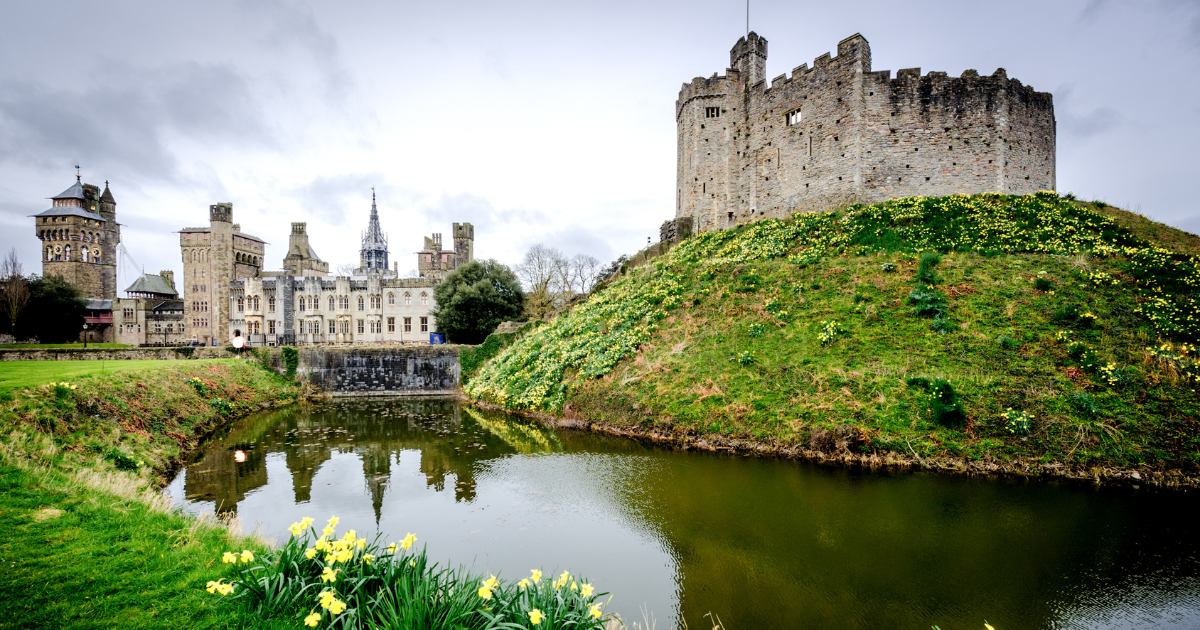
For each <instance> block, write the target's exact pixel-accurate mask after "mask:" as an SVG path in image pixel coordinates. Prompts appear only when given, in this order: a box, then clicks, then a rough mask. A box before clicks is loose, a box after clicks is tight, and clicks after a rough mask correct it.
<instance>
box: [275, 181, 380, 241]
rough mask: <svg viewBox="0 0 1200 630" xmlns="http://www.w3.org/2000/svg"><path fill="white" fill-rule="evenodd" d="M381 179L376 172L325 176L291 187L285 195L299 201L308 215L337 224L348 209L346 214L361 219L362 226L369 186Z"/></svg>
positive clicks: (367, 202)
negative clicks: (348, 212)
mask: <svg viewBox="0 0 1200 630" xmlns="http://www.w3.org/2000/svg"><path fill="white" fill-rule="evenodd" d="M384 180H385V177H384V176H383V175H382V174H380V173H367V174H361V175H360V174H346V175H328V176H323V177H318V178H316V179H314V180H312V181H311V182H309V183H307V184H305V185H303V186H299V187H296V188H293V189H291V190H290V191H288V194H289V195H290V196H292V197H295V198H296V199H298V200H299V201H300V204H301V207H303V208H304V213H305V215H306V216H308V217H312V218H316V219H320V220H323V221H327V222H329V223H333V224H339V223H343V222H345V221H346V220H347V218H348V216H349V215H348V214H347V210H349V211H350V215H353V216H354V217H360V218H361V222H362V225H363V227H364V228H365V227H366V225H367V217H368V213H369V211H370V209H371V189H372V187H374V186H378V185H379V184H380V183H381V182H383V181H384Z"/></svg>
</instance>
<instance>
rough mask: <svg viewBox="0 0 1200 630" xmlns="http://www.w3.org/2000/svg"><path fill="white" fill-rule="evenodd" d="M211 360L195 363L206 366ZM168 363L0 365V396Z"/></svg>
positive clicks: (151, 367)
mask: <svg viewBox="0 0 1200 630" xmlns="http://www.w3.org/2000/svg"><path fill="white" fill-rule="evenodd" d="M212 361H213V360H212V359H208V360H203V361H197V362H196V364H197V365H199V364H209V363H212ZM169 363H172V362H171V361H161V360H155V359H131V360H125V361H104V360H92V361H4V362H0V395H3V393H4V392H11V391H12V390H14V389H25V388H31V387H32V388H36V387H37V386H39V385H44V384H46V383H49V382H51V381H74V380H78V379H81V378H85V377H92V376H95V375H100V374H105V373H110V372H133V371H143V370H147V369H153V368H156V367H165V366H166V365H167V364H169Z"/></svg>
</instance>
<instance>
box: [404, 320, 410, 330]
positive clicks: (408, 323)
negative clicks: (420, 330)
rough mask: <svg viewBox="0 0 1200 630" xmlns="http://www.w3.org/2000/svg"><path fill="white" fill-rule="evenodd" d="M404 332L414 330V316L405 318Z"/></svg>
mask: <svg viewBox="0 0 1200 630" xmlns="http://www.w3.org/2000/svg"><path fill="white" fill-rule="evenodd" d="M404 332H412V318H411V317H405V318H404Z"/></svg>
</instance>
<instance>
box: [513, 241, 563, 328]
mask: <svg viewBox="0 0 1200 630" xmlns="http://www.w3.org/2000/svg"><path fill="white" fill-rule="evenodd" d="M514 271H515V272H516V273H517V278H518V279H520V281H521V284H522V285H524V287H525V298H526V299H525V311H526V315H528V316H530V317H533V318H538V319H540V318H543V317H545V316H546V315H548V314H549V313H552V312H553V311H554V310H555V309H557V308H558V307H560V306H562V303H563V302H564V301H565V300H566V299H568V298H570V295H564V294H565V293H569V292H570V265H569V264H568V262H567V259H566V257H564V256H563V254H562V252H560V251H558V250H557V249H555V248H553V247H547V246H545V245H542V244H541V243H538V244H536V245H534V246H533V247H530V248H529V251H527V252H525V258H524V259H523V260H522V261H521V264H519V265H517V266H516V268H515V269H514Z"/></svg>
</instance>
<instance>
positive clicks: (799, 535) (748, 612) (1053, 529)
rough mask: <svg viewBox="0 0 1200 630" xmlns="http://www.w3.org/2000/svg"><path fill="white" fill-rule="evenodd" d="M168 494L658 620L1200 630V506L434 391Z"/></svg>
mask: <svg viewBox="0 0 1200 630" xmlns="http://www.w3.org/2000/svg"><path fill="white" fill-rule="evenodd" d="M167 492H168V493H169V494H170V495H171V496H172V497H173V498H175V499H176V500H177V501H178V502H179V503H181V504H183V505H184V506H186V509H189V510H193V511H197V512H213V511H218V512H222V513H227V512H236V513H237V515H238V517H239V518H240V521H241V522H242V524H243V526H245V527H247V528H251V527H254V526H258V527H259V528H261V530H262V531H263V532H264V533H265V534H266V535H267V536H269V537H272V538H275V539H277V540H282V539H284V538H286V537H287V536H288V533H287V531H286V528H287V527H288V525H290V524H291V523H292V522H294V521H297V520H299V519H300V518H301V517H304V516H312V517H314V518H316V519H317V520H318V522H320V521H322V520H324V519H326V518H328V517H329V516H330V515H337V516H338V517H340V518H341V523H340V525H339V531H342V530H345V529H347V528H353V529H356V530H358V531H359V532H376V531H378V532H382V533H383V534H385V536H386V538H387V540H397V539H399V538H401V537H403V536H404V535H405V534H406V533H408V532H413V533H415V534H416V535H417V537H418V541H419V543H418V544H424V545H427V549H428V552H429V555H430V557H431V558H432V559H434V560H438V561H441V562H449V563H451V564H455V565H458V564H465V565H469V566H472V567H473V568H474V569H475V570H476V571H478V572H494V573H497V574H499V575H501V576H508V577H514V578H520V577H522V576H524V575H526V574H528V572H529V570H530V569H532V568H535V567H540V568H543V569H545V570H546V572H547V573H548V574H549V573H553V572H561V571H562V570H564V569H569V570H570V571H571V572H572V573H573V574H576V573H582V574H583V575H584V576H585V577H587V578H588V579H590V580H591V581H593V582H594V583H595V584H596V585H597V586H598V587H599V589H600V590H603V591H610V592H611V593H612V594H613V600H612V604H611V606H610V608H611V609H612V610H616V611H618V612H619V613H620V614H621V615H622V616H623V617H624V618H625V619H626V620H630V621H641V620H642V619H643V616H644V615H653V617H654V619H655V620H656V622H657V627H658V628H675V627H682V626H683V620H686V622H687V625H688V627H691V628H703V627H712V626H711V625H708V626H706V625H705V624H706V623H709V621H708V619H707V618H705V617H704V615H706V614H708V613H710V612H711V613H713V614H714V615H716V616H718V617H719V618H720V620H721V621H722V622H724V625H725V627H726V628H729V630H745V629H749V628H872V629H874V628H915V629H923V628H929V627H930V626H934V625H937V626H940V627H941V628H943V630H951V629H957V628H976V629H977V628H982V627H983V622H984V621H985V620H986V621H987V622H989V623H991V624H992V625H993V626H995V627H996V628H998V629H999V630H1016V629H1022V630H1028V629H1034V628H1080V629H1082V628H1088V629H1096V628H1181V629H1182V628H1197V627H1200V536H1198V534H1200V525H1198V524H1197V520H1196V515H1197V514H1200V509H1198V508H1200V505H1197V503H1198V501H1200V492H1195V491H1193V492H1176V493H1164V492H1153V491H1147V490H1145V489H1142V490H1133V489H1102V490H1097V489H1094V488H1090V487H1080V486H1065V485H1058V484H1050V483H1026V482H1017V481H1004V480H995V479H978V478H960V477H944V476H937V475H929V474H912V473H896V474H886V473H884V474H881V473H873V472H856V471H848V470H840V469H827V468H821V467H817V466H812V465H807V464H802V463H795V462H788V461H782V460H776V459H752V458H743V457H734V456H724V455H718V454H711V453H696V452H678V451H672V450H669V449H666V448H660V447H656V446H652V445H648V444H643V443H639V442H635V441H630V440H625V439H618V438H613V437H607V436H599V435H594V434H589V433H585V432H574V431H552V430H548V429H545V428H543V427H540V426H538V425H535V424H530V423H528V422H524V421H520V420H517V419H514V418H509V417H506V416H503V415H497V414H491V413H484V412H480V411H478V410H475V409H472V408H469V407H463V406H461V405H459V404H458V403H457V402H454V401H449V400H429V399H425V400H388V401H363V400H345V401H335V402H330V403H327V404H322V405H320V406H315V407H301V406H293V407H291V408H288V409H284V410H281V411H276V412H273V413H269V414H264V415H259V416H256V417H252V418H249V419H247V420H246V421H243V422H241V423H239V424H237V425H235V426H233V427H231V428H230V429H229V430H228V431H227V432H226V433H225V434H224V435H219V436H216V437H214V438H213V439H211V440H210V441H209V442H208V443H207V444H206V445H205V446H204V447H203V448H201V449H200V450H198V451H196V452H195V453H193V454H192V456H191V458H190V459H189V460H188V462H187V465H186V467H185V468H184V469H183V470H182V471H181V472H180V473H179V475H178V477H177V478H176V479H175V480H174V481H173V482H172V483H171V484H170V486H169V488H168V489H167Z"/></svg>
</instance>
